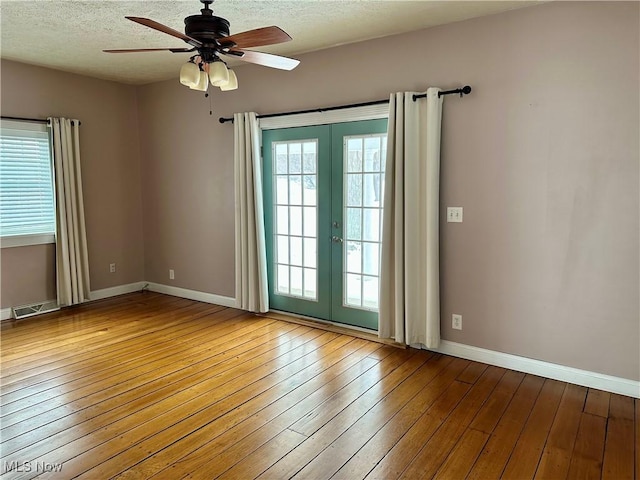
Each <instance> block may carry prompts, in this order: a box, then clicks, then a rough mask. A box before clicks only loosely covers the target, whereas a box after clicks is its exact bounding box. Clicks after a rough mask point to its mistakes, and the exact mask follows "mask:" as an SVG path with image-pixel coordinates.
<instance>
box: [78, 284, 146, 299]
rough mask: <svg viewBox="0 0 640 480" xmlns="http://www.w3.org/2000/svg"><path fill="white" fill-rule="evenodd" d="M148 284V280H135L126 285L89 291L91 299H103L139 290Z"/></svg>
mask: <svg viewBox="0 0 640 480" xmlns="http://www.w3.org/2000/svg"><path fill="white" fill-rule="evenodd" d="M146 284H147V282H134V283H128V284H126V285H118V286H115V287H109V288H103V289H101V290H94V291H92V292H91V293H89V300H102V299H103V298H109V297H115V296H117V295H124V294H126V293H133V292H139V291H140V290H142V288H143V287H144V286H145V285H146Z"/></svg>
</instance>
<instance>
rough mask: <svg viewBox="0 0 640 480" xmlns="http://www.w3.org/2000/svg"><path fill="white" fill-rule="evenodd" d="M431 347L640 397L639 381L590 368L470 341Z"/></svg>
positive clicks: (449, 353)
mask: <svg viewBox="0 0 640 480" xmlns="http://www.w3.org/2000/svg"><path fill="white" fill-rule="evenodd" d="M430 350H432V351H434V352H439V353H444V354H445V355H452V356H454V357H460V358H466V359H467V360H473V361H475V362H481V363H487V364H489V365H495V366H498V367H503V368H509V369H511V370H516V371H518V372H524V373H530V374H533V375H539V376H541V377H546V378H552V379H554V380H560V381H562V382H568V383H575V384H576V385H582V386H584V387H589V388H597V389H599V390H605V391H607V392H612V393H618V394H620V395H627V396H629V397H635V398H640V382H639V381H635V380H629V379H626V378H620V377H614V376H611V375H605V374H603V373H597V372H590V371H588V370H580V369H578V368H573V367H566V366H564V365H558V364H555V363H549V362H543V361H541V360H534V359H532V358H526V357H520V356H517V355H510V354H508V353H502V352H496V351H493V350H487V349H485V348H479V347H474V346H472V345H464V344H462V343H456V342H450V341H448V340H442V341H441V342H440V347H439V348H432V349H430Z"/></svg>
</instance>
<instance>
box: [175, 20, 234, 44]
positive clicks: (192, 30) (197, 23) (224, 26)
mask: <svg viewBox="0 0 640 480" xmlns="http://www.w3.org/2000/svg"><path fill="white" fill-rule="evenodd" d="M184 24H185V29H184V33H185V34H187V35H188V36H190V37H191V38H195V39H196V40H200V41H201V42H202V43H215V40H216V39H218V38H220V37H228V36H229V22H228V20H227V19H225V18H222V17H216V16H214V15H191V16H190V17H187V18H185V19H184Z"/></svg>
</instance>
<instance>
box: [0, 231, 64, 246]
mask: <svg viewBox="0 0 640 480" xmlns="http://www.w3.org/2000/svg"><path fill="white" fill-rule="evenodd" d="M48 243H56V236H55V235H54V234H52V233H47V234H42V235H13V236H10V237H1V238H0V248H13V247H27V246H29V245H45V244H48Z"/></svg>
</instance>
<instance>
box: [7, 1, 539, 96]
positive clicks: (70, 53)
mask: <svg viewBox="0 0 640 480" xmlns="http://www.w3.org/2000/svg"><path fill="white" fill-rule="evenodd" d="M534 3H538V2H523V1H427V0H422V1H419V0H414V1H400V0H387V1H381V0H294V1H289V0H253V1H251V0H217V1H216V2H215V3H214V4H213V10H214V14H215V15H218V16H221V17H224V18H226V19H228V20H229V21H230V22H231V33H232V34H234V33H239V32H243V31H245V30H251V29H254V28H258V27H264V26H269V25H278V26H279V27H281V28H282V29H284V30H285V31H286V32H287V33H289V34H290V35H291V36H292V37H293V39H294V40H293V41H291V42H288V43H285V44H281V45H277V46H273V47H265V48H260V49H256V50H262V51H266V52H270V53H276V54H279V55H285V56H292V57H295V56H296V55H299V54H301V53H305V52H309V51H313V50H320V49H324V48H328V47H333V46H336V45H342V44H346V43H352V42H357V41H362V40H368V39H371V38H377V37H384V36H388V35H393V34H397V33H403V32H408V31H411V30H418V29H421V28H426V27H430V26H434V25H441V24H444V23H450V22H456V21H460V20H464V19H468V18H473V17H478V16H483V15H489V14H493V13H498V12H502V11H505V10H510V9H513V8H518V7H523V6H528V5H531V4H534ZM201 7H202V4H201V3H200V2H199V1H197V0H182V1H150V0H145V1H136V2H131V1H117V0H93V1H75V0H73V1H69V0H65V1H63V0H30V1H24V0H2V1H1V2H0V17H1V27H2V29H1V32H0V35H1V36H0V41H1V43H0V48H1V50H0V52H1V55H2V58H6V59H9V60H16V61H19V62H24V63H31V64H35V65H42V66H46V67H50V68H55V69H59V70H65V71H69V72H74V73H80V74H84V75H89V76H93V77H98V78H104V79H109V80H115V81H119V82H124V83H132V84H144V83H150V82H155V81H159V80H165V79H168V78H173V77H175V76H177V74H178V70H179V68H180V64H181V63H183V62H184V61H185V60H186V59H187V58H188V56H187V55H186V54H172V53H169V52H159V53H155V52H154V53H127V54H107V53H103V52H102V49H105V48H155V47H185V46H187V45H186V44H185V43H183V42H182V41H181V40H179V39H176V38H173V37H171V36H168V35H165V34H163V33H160V32H157V31H155V30H152V29H150V28H147V27H144V26H142V25H138V24H136V23H134V22H131V21H128V20H126V19H125V18H124V17H125V15H129V16H137V17H147V18H151V19H153V20H156V21H158V22H160V23H163V24H165V25H167V26H169V27H172V28H174V29H176V30H179V31H184V23H183V19H184V17H186V16H188V15H194V14H197V13H199V9H200V8H201ZM231 63H232V64H233V63H236V64H237V63H238V62H237V61H236V62H231Z"/></svg>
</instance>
